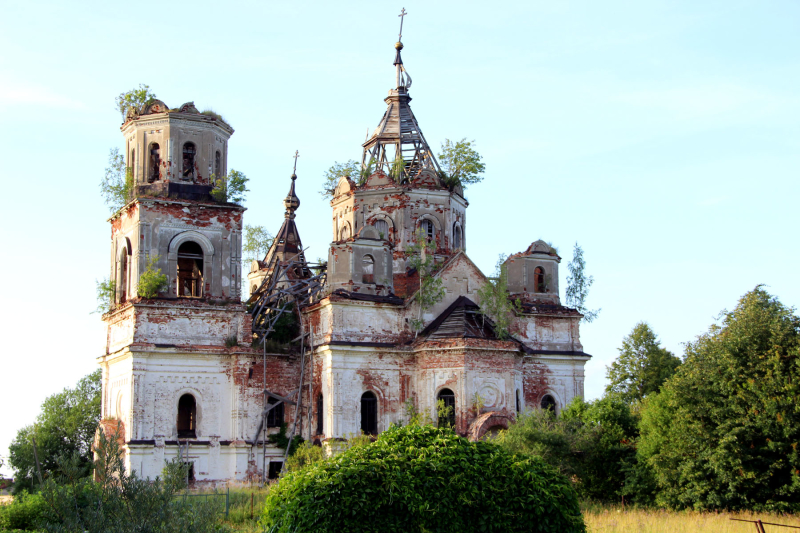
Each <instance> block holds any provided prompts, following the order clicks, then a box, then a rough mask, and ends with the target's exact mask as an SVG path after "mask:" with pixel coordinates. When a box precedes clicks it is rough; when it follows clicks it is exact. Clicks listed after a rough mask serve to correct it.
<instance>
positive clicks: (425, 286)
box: [408, 228, 444, 333]
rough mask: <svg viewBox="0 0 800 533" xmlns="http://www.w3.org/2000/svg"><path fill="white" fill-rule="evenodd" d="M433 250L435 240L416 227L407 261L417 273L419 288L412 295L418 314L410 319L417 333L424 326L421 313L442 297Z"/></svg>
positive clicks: (441, 286) (440, 281)
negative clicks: (428, 238)
mask: <svg viewBox="0 0 800 533" xmlns="http://www.w3.org/2000/svg"><path fill="white" fill-rule="evenodd" d="M435 251H436V241H435V240H433V239H431V240H430V241H428V240H427V237H426V235H425V232H424V231H423V230H422V228H418V229H417V231H416V232H415V233H414V243H413V244H411V245H410V246H408V263H409V265H410V266H411V268H413V269H416V271H417V272H418V273H419V290H418V291H417V293H416V294H415V296H414V297H415V299H416V301H417V304H418V305H419V316H418V318H416V319H413V320H412V321H411V326H412V327H413V328H414V331H416V332H417V333H419V332H420V331H421V330H422V327H423V326H424V321H423V320H422V315H423V313H424V312H425V311H427V310H428V309H430V308H431V307H433V306H434V305H436V304H437V303H439V302H440V301H442V298H444V285H443V282H442V279H441V278H439V277H436V276H435V275H434V273H435V272H434V268H435V267H436V261H435V258H434V255H433V254H434V252H435Z"/></svg>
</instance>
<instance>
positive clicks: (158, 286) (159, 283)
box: [136, 255, 167, 298]
mask: <svg viewBox="0 0 800 533" xmlns="http://www.w3.org/2000/svg"><path fill="white" fill-rule="evenodd" d="M156 263H158V256H157V255H154V256H153V257H151V258H150V259H149V260H148V261H147V268H146V269H145V271H144V272H142V275H141V276H139V286H138V288H137V290H136V292H137V294H138V295H139V296H141V297H142V298H155V297H156V296H158V293H160V292H164V291H165V290H167V275H166V274H162V273H161V269H160V268H156Z"/></svg>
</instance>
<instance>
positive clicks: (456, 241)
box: [453, 224, 462, 250]
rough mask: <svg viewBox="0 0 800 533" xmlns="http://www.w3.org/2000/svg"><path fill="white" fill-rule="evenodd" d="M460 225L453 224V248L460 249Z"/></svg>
mask: <svg viewBox="0 0 800 533" xmlns="http://www.w3.org/2000/svg"><path fill="white" fill-rule="evenodd" d="M461 246H462V244H461V227H460V226H459V225H458V224H453V249H454V250H460V249H461Z"/></svg>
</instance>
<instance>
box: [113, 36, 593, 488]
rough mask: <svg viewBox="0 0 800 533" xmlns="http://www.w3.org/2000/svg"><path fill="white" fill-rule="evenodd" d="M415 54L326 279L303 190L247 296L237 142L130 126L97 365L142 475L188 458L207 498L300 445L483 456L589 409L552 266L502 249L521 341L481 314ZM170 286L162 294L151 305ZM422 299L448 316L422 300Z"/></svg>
mask: <svg viewBox="0 0 800 533" xmlns="http://www.w3.org/2000/svg"><path fill="white" fill-rule="evenodd" d="M402 48H403V45H402V43H401V42H398V43H397V44H396V45H395V49H396V51H395V59H394V72H395V84H394V85H395V88H394V89H391V90H390V91H389V94H388V96H387V97H386V98H385V99H384V102H385V103H386V111H385V113H384V115H383V117H382V118H381V119H380V121H379V123H378V126H377V128H376V129H375V130H374V131H373V132H372V134H371V135H370V136H369V137H368V138H367V140H366V141H365V142H364V144H363V145H362V148H363V150H362V154H363V155H362V164H361V168H362V170H361V172H360V174H359V175H358V176H343V177H342V178H341V179H340V180H339V182H338V184H337V185H336V188H335V190H334V191H333V198H332V200H331V201H330V207H331V227H330V228H319V230H320V231H325V232H328V231H329V232H330V236H331V244H330V248H329V251H328V259H327V263H326V264H310V263H309V262H307V261H306V258H305V255H304V249H303V245H302V241H301V238H300V234H299V232H298V229H297V226H296V224H295V218H296V217H297V216H302V210H301V208H300V199H299V198H298V196H297V194H296V192H295V180H296V179H297V176H296V175H295V174H292V176H291V179H287V180H286V185H285V186H286V187H287V188H288V191H289V192H288V194H287V196H286V198H285V200H284V202H283V211H284V217H283V223H282V225H281V227H280V228H279V229H278V228H275V229H277V232H276V233H275V239H274V241H273V242H272V245H271V247H270V249H269V251H268V252H267V254H266V256H265V257H264V258H263V259H262V260H258V261H253V262H252V264H251V265H249V266H250V269H249V270H250V272H249V274H248V275H246V276H245V279H242V278H243V276H242V272H243V266H244V268H247V265H242V232H243V220H244V211H245V209H244V208H243V207H242V206H240V205H238V204H236V203H231V202H227V201H224V199H223V200H220V199H219V197H218V196H212V194H211V193H212V189H213V187H214V183H213V179H212V176H224V175H226V173H227V162H228V143H229V142H230V138H231V136H232V134H233V129H232V128H231V127H230V126H229V125H228V124H227V123H226V122H225V121H224V120H223V119H222V118H221V117H219V116H218V115H215V114H213V113H212V114H207V113H200V112H199V111H198V110H197V109H196V108H195V107H194V105H193V104H192V103H187V104H184V105H183V106H181V107H178V108H170V107H169V106H167V105H166V104H165V103H164V102H162V101H160V100H155V101H151V102H149V103H148V104H147V105H146V106H145V107H144V108H141V109H135V110H133V109H132V110H131V111H129V113H128V115H127V117H126V119H125V122H124V124H123V125H122V127H121V130H122V134H123V136H124V139H125V146H126V157H127V162H128V163H127V164H128V167H130V168H131V169H132V173H133V178H134V181H135V195H134V196H135V199H133V200H132V201H131V202H129V203H128V204H127V205H126V206H124V207H123V208H122V209H120V210H119V211H118V212H117V213H116V214H115V215H113V216H112V217H111V218H110V219H109V222H110V224H111V250H110V265H111V272H110V274H111V279H112V280H113V283H114V287H115V289H116V290H115V295H114V303H113V305H112V307H111V310H110V311H109V312H108V313H106V314H105V315H104V316H103V320H104V321H105V324H106V330H107V335H106V345H105V353H104V354H103V355H102V356H101V357H99V364H100V366H101V368H102V389H103V392H102V416H103V419H104V421H111V420H113V421H115V424H117V425H118V427H120V428H121V430H122V433H123V434H122V438H123V439H124V447H123V448H124V453H125V463H126V467H127V468H128V469H130V470H135V471H137V472H138V473H139V475H142V476H150V477H155V476H157V475H159V474H160V472H161V470H162V468H163V465H164V462H165V461H167V460H171V459H173V458H180V459H181V460H183V461H184V462H187V463H189V465H190V475H191V477H192V479H193V480H195V482H196V483H199V484H208V485H213V484H217V483H222V482H227V481H231V480H237V481H247V480H263V479H265V478H268V477H275V475H276V474H277V473H278V472H279V471H280V469H281V467H282V465H283V461H284V460H285V457H286V450H285V446H286V440H287V437H289V436H292V435H299V436H301V437H302V438H303V439H305V440H306V441H310V442H314V443H315V444H319V445H322V446H325V447H326V449H328V450H329V451H330V452H331V453H335V452H336V450H337V446H339V445H340V443H341V442H342V440H343V439H346V438H347V437H349V436H352V435H355V434H360V433H364V434H368V435H378V434H380V433H381V432H382V431H384V430H386V429H387V428H388V427H389V426H390V425H391V424H396V423H407V422H408V420H409V418H410V417H411V416H413V415H415V414H417V415H422V416H427V417H429V418H431V419H432V420H433V421H434V422H435V423H440V424H441V423H447V424H450V425H452V427H453V428H454V429H455V431H456V432H458V433H459V434H461V435H463V436H465V437H468V438H472V439H482V438H489V437H490V436H491V435H492V434H494V433H495V432H496V431H498V430H499V429H502V428H507V427H508V425H509V424H510V423H512V422H513V421H514V419H515V417H516V416H517V415H518V414H519V413H521V412H523V411H526V410H530V409H540V408H549V409H554V410H556V411H558V410H560V409H561V408H562V407H563V406H564V405H566V404H567V403H568V402H569V401H570V400H571V399H572V398H573V397H575V396H582V395H583V381H584V365H585V363H586V361H587V360H588V359H589V357H590V356H589V355H587V354H586V353H585V352H584V351H583V347H582V345H581V343H580V337H579V323H580V319H581V314H580V313H579V312H578V311H576V310H575V309H571V308H568V307H565V306H563V305H561V300H560V297H559V286H558V279H559V276H558V268H559V263H560V262H561V258H560V257H559V256H558V254H557V252H556V251H555V250H554V249H553V248H551V247H550V246H549V245H548V244H546V243H545V242H543V241H540V240H539V241H536V242H533V243H530V242H529V241H528V242H524V241H521V242H520V243H519V247H518V249H517V250H507V251H506V252H517V253H512V254H511V255H510V256H509V257H508V259H507V260H506V263H505V271H506V273H507V287H508V298H509V299H510V300H512V301H515V302H517V305H515V306H514V308H513V311H512V314H513V316H512V317H511V319H510V324H509V325H508V327H507V328H506V330H504V331H502V332H501V331H500V330H499V329H498V328H497V327H496V325H495V323H494V322H493V321H492V317H491V316H487V315H486V314H484V313H483V308H482V307H481V304H482V302H481V294H482V293H481V291H480V289H481V287H483V286H484V285H486V284H487V283H488V282H489V281H488V279H487V277H486V275H485V274H484V273H482V272H481V271H480V269H479V268H478V267H477V266H476V265H475V264H474V263H473V261H472V260H471V259H470V257H469V256H468V255H467V254H466V252H465V249H466V244H467V240H468V238H469V235H470V233H469V226H468V225H467V208H468V207H469V203H468V202H467V200H466V199H465V197H464V192H463V189H462V187H461V186H460V185H459V184H458V183H452V182H449V181H448V180H446V179H445V178H446V174H445V173H443V172H442V169H441V168H440V167H439V162H437V160H436V158H435V157H434V154H433V152H432V150H431V148H430V146H429V144H428V142H427V140H426V139H425V137H424V136H423V134H422V130H421V129H420V123H419V122H418V120H417V118H416V117H415V116H414V113H413V112H412V110H411V105H410V104H411V96H410V95H409V87H410V85H411V80H410V77H409V76H408V74H407V72H406V70H405V67H404V65H403V61H402V58H401V50H402ZM278 207H279V206H259V208H264V209H276V208H278ZM475 208H477V209H482V208H483V209H488V208H489V206H480V205H476V206H475V207H474V209H475ZM537 231H538V230H537ZM520 236H521V238H522V239H524V234H523V232H520ZM519 250H522V251H519ZM415 253H421V254H426V256H425V258H426V261H428V264H431V265H433V266H432V268H431V269H430V272H427V271H422V272H421V271H420V270H419V269H417V268H415V267H414V266H413V265H414V263H413V262H412V261H411V258H412V256H413V254H415ZM156 270H160V272H161V273H163V274H164V275H166V278H167V282H166V285H165V286H162V287H161V288H162V291H161V292H159V293H158V294H157V295H156V296H154V297H150V298H145V297H142V296H139V294H140V292H141V291H140V285H141V284H142V283H143V279H142V276H143V275H149V274H152V273H153V272H155V271H156ZM423 278H425V279H423ZM423 281H428V282H430V281H434V282H435V283H434V285H436V286H438V287H439V289H440V290H439V298H434V301H433V302H430V299H428V301H427V303H426V301H423V300H425V298H422V296H421V294H422V293H421V292H420V291H421V289H420V287H421V286H423V285H424V284H423ZM243 290H244V294H243ZM506 331H507V334H504V333H505V332H506ZM442 407H444V409H442ZM116 421H118V422H116ZM281 445H283V447H282V446H281Z"/></svg>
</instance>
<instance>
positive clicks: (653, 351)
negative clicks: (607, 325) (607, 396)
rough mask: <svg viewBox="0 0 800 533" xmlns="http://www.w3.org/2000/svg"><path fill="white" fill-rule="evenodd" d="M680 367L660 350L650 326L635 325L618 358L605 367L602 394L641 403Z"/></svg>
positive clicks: (644, 324)
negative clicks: (606, 393)
mask: <svg viewBox="0 0 800 533" xmlns="http://www.w3.org/2000/svg"><path fill="white" fill-rule="evenodd" d="M680 364H681V360H680V359H678V358H677V357H675V356H674V355H672V352H670V351H669V350H667V349H666V348H662V347H661V345H660V343H659V341H658V337H657V336H656V334H655V333H653V330H652V329H650V326H649V325H648V324H647V323H646V322H639V323H638V324H636V326H634V328H633V330H632V331H631V333H630V335H628V336H627V337H625V338H624V339H623V340H622V347H621V348H619V357H618V358H617V359H616V360H615V361H614V362H613V363H611V366H609V367H606V377H607V378H608V381H609V383H608V386H607V387H606V392H610V393H616V394H619V396H620V397H621V398H622V399H623V400H625V401H627V402H633V401H641V400H643V399H644V397H645V396H647V395H648V394H652V393H655V392H658V391H659V389H660V388H661V385H662V384H663V383H664V382H665V381H666V380H667V379H668V378H669V377H670V376H672V375H673V374H674V373H675V370H676V369H677V368H678V367H679V366H680Z"/></svg>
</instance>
